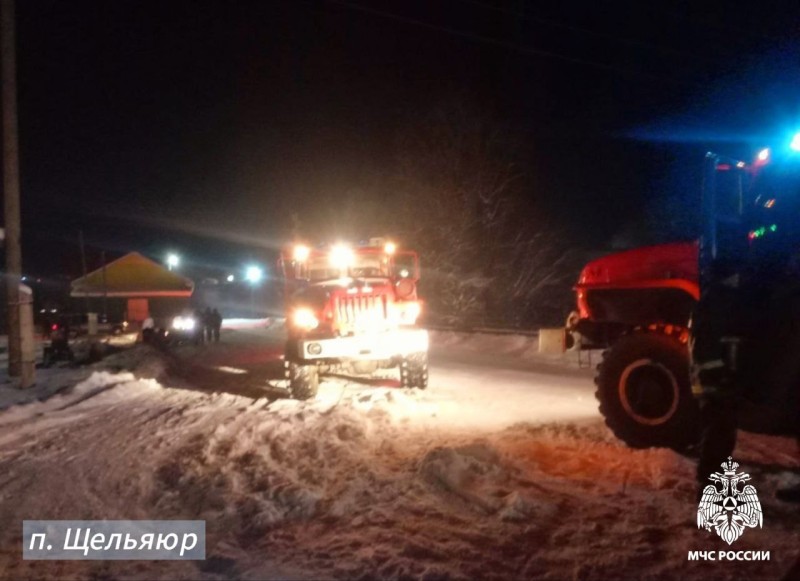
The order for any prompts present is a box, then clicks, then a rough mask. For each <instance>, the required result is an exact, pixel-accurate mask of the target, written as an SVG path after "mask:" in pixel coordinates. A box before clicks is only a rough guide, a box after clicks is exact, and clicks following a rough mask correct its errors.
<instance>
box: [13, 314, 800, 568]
mask: <svg viewBox="0 0 800 581" xmlns="http://www.w3.org/2000/svg"><path fill="white" fill-rule="evenodd" d="M280 342H281V336H280V331H279V330H275V329H266V328H247V326H244V327H242V326H240V327H239V328H236V329H232V328H229V329H227V330H226V331H224V333H223V342H222V343H220V344H218V345H210V346H205V347H200V348H196V347H186V348H179V349H177V350H176V351H175V352H174V353H172V354H167V355H165V354H162V353H159V352H156V351H152V350H148V349H145V348H136V349H132V350H129V351H127V352H123V353H120V354H119V355H116V356H113V357H110V358H108V359H107V360H106V361H105V362H104V363H103V365H102V366H101V367H98V369H97V370H96V372H95V373H94V374H93V375H92V376H91V377H90V378H89V379H88V380H86V381H84V382H82V383H80V384H78V385H77V386H76V387H75V388H74V389H73V390H72V391H71V392H68V393H64V394H62V395H58V396H55V397H53V398H51V399H49V400H47V401H45V402H39V403H34V404H30V405H26V406H16V407H12V408H9V409H8V410H6V411H4V412H0V522H1V523H5V524H4V526H3V527H2V528H0V578H3V579H17V578H42V577H45V578H48V577H49V578H88V577H91V578H103V579H127V578H132V579H144V578H175V579H194V578H198V577H199V578H208V579H229V578H248V579H261V578H270V579H276V578H314V579H316V578H347V579H353V578H355V579H375V578H377V579H405V578H408V579H472V578H483V579H507V578H530V579H564V578H570V579H598V578H601V579H604V578H652V579H679V578H680V579H735V578H744V577H747V578H758V579H779V578H780V577H781V575H782V574H783V573H784V572H785V571H786V570H787V569H788V568H789V566H790V565H791V563H792V562H793V561H794V560H795V559H796V558H797V556H798V548H797V547H798V546H800V542H798V541H800V534H798V530H797V527H796V522H797V518H798V516H800V511H798V509H797V507H793V506H788V505H784V504H781V503H780V502H778V501H776V500H775V499H774V498H773V497H772V493H773V492H774V489H775V487H776V486H777V485H778V484H779V483H781V482H784V481H786V480H787V479H788V478H789V477H790V476H789V473H788V472H787V468H791V467H795V468H796V467H797V461H796V457H795V456H794V455H793V449H792V446H791V443H790V442H787V441H785V440H781V439H779V438H762V437H756V436H751V435H745V436H744V437H743V438H742V443H741V445H740V446H739V448H738V449H737V460H739V461H740V462H742V464H743V465H744V466H746V467H747V469H748V472H750V473H751V474H752V475H753V482H754V483H755V484H757V486H758V490H759V493H760V495H761V500H762V504H763V506H764V510H765V518H764V528H763V529H752V530H748V531H747V532H746V534H745V535H744V536H743V538H742V539H741V540H740V541H738V542H737V546H736V549H741V550H769V551H771V555H772V559H771V561H769V562H751V563H704V562H700V563H698V562H688V561H687V551H689V550H710V549H713V550H717V549H721V548H725V547H726V546H725V547H723V543H722V541H720V540H719V539H716V538H715V537H710V536H708V535H707V534H706V533H705V532H704V531H698V530H697V529H696V525H695V512H696V502H695V487H694V483H693V479H692V473H693V462H692V461H691V460H689V459H686V458H683V457H680V456H678V455H676V454H674V453H672V452H669V451H666V450H639V451H632V450H628V449H626V448H625V447H623V446H622V445H621V444H620V443H618V442H617V441H616V440H615V439H614V438H613V436H612V435H611V434H610V433H609V432H608V430H607V429H606V428H605V427H604V425H603V423H602V420H601V419H600V418H599V417H598V415H597V412H596V411H595V403H594V399H593V395H592V392H593V389H592V382H591V378H590V375H591V374H590V373H589V372H588V371H587V370H581V369H576V366H575V365H574V363H571V362H570V361H568V360H560V359H556V358H554V359H545V358H542V357H539V356H537V355H536V354H535V345H533V344H532V343H531V341H530V339H527V338H522V337H494V338H488V339H487V338H475V337H464V336H459V335H453V334H438V335H436V336H435V337H434V348H433V351H432V367H431V380H432V383H431V386H430V388H429V389H428V390H426V391H412V390H403V389H400V388H399V387H398V386H397V382H396V379H395V378H394V376H393V375H392V374H391V373H390V372H387V373H386V374H385V375H384V376H383V378H380V379H371V380H369V379H365V378H355V377H346V376H336V377H327V378H326V379H325V381H324V382H323V384H322V387H321V390H320V394H319V397H318V398H317V399H316V400H314V401H310V402H297V401H293V400H288V399H281V398H278V397H277V396H278V395H279V390H275V389H266V390H265V389H264V388H265V386H266V385H267V381H274V378H275V377H276V374H277V375H279V374H280V369H281V363H280V350H281V349H280ZM128 370H129V371H128ZM148 378H150V379H148ZM265 395H266V396H268V397H264V396H265ZM179 518H185V519H203V520H205V521H206V523H207V534H208V541H207V556H208V559H207V560H206V561H205V562H197V563H195V562H136V563H131V562H128V563H126V562H110V561H107V562H24V561H22V560H21V558H20V554H21V548H20V542H21V521H22V520H23V519H179Z"/></svg>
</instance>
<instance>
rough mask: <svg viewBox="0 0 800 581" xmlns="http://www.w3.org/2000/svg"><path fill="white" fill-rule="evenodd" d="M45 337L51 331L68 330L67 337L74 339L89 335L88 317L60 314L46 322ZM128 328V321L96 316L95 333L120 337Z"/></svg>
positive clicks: (84, 315) (76, 314) (75, 314)
mask: <svg viewBox="0 0 800 581" xmlns="http://www.w3.org/2000/svg"><path fill="white" fill-rule="evenodd" d="M46 328H47V331H48V332H47V333H46V334H47V335H51V334H52V333H53V331H59V330H61V329H64V328H66V329H68V332H69V337H70V338H71V339H74V338H75V337H77V336H79V335H86V334H88V333H89V316H88V315H86V314H85V313H61V314H59V315H55V316H53V317H52V318H51V319H48V320H47V322H46ZM129 328H130V324H129V323H128V321H122V320H114V319H112V318H111V317H107V316H104V315H100V314H98V315H97V332H98V333H101V334H104V335H120V334H122V333H125V332H126V331H127V330H128V329H129Z"/></svg>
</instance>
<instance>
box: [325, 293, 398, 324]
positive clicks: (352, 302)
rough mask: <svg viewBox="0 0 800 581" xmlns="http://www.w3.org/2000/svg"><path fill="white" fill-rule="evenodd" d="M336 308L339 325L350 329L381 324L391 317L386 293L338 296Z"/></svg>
mask: <svg viewBox="0 0 800 581" xmlns="http://www.w3.org/2000/svg"><path fill="white" fill-rule="evenodd" d="M334 309H335V312H336V320H337V322H338V323H339V326H340V327H346V328H349V329H361V328H372V327H377V326H381V325H382V324H383V323H385V322H386V321H387V320H388V318H389V316H388V307H387V297H386V295H353V296H346V297H338V298H337V299H336V300H335V305H334Z"/></svg>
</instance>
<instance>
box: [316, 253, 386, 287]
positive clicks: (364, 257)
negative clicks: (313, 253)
mask: <svg viewBox="0 0 800 581" xmlns="http://www.w3.org/2000/svg"><path fill="white" fill-rule="evenodd" d="M343 276H352V277H355V278H362V277H386V276H389V267H388V263H387V261H386V259H385V258H384V257H382V256H381V255H379V254H374V253H369V254H367V253H363V254H360V253H355V255H354V257H353V264H352V265H351V266H350V267H349V268H347V270H346V271H345V270H343V269H339V268H336V267H334V266H331V263H330V260H329V259H328V257H327V256H317V257H313V258H311V259H310V260H309V261H308V279H309V280H311V281H322V280H331V279H336V278H341V277H343Z"/></svg>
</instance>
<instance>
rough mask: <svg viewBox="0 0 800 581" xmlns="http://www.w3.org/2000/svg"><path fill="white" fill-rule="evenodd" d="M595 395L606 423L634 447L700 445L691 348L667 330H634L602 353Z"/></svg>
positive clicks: (678, 447) (674, 448)
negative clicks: (692, 378)
mask: <svg viewBox="0 0 800 581" xmlns="http://www.w3.org/2000/svg"><path fill="white" fill-rule="evenodd" d="M597 369H598V375H597V377H596V378H595V383H596V384H597V392H596V396H597V399H598V400H599V402H600V413H601V414H603V417H604V418H605V421H606V425H608V427H609V428H611V431H612V432H614V435H616V436H617V437H618V438H619V439H620V440H622V441H623V442H625V443H626V444H627V445H629V446H631V447H633V448H649V447H653V446H656V447H665V448H672V449H673V450H676V451H678V452H684V451H686V450H687V448H689V447H691V446H693V445H695V444H697V442H698V439H699V427H700V426H699V410H698V405H697V401H696V400H695V398H694V397H693V395H692V390H691V385H690V380H689V355H688V350H687V346H686V345H685V344H684V343H682V342H681V341H680V340H678V338H677V337H675V336H672V335H669V334H666V333H663V332H635V333H632V334H630V335H626V336H624V337H622V338H620V340H619V341H617V342H616V343H615V344H614V345H613V346H612V347H611V349H608V350H606V351H605V353H603V362H602V363H600V365H598V366H597Z"/></svg>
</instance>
